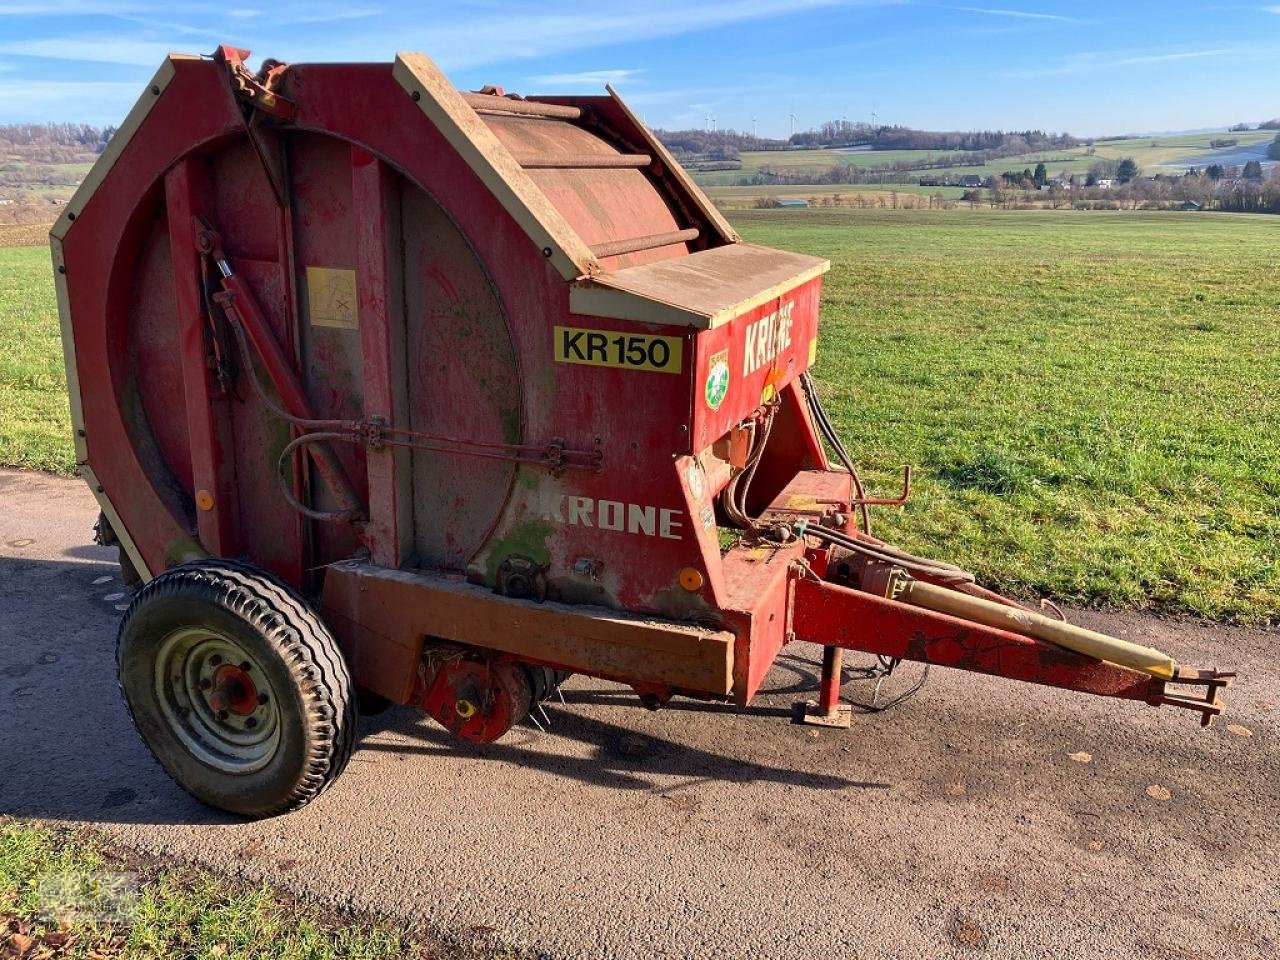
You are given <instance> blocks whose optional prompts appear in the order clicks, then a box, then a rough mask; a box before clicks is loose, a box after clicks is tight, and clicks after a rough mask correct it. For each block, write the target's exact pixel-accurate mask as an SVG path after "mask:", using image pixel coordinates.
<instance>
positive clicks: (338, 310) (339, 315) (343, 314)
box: [307, 267, 360, 330]
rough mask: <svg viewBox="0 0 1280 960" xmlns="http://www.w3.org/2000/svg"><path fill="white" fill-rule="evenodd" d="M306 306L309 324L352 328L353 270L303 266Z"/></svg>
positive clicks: (354, 319)
mask: <svg viewBox="0 0 1280 960" xmlns="http://www.w3.org/2000/svg"><path fill="white" fill-rule="evenodd" d="M307 308H308V312H309V313H310V315H311V325H312V326H313V327H338V328H339V329H342V330H356V329H358V328H359V326H360V318H359V317H358V316H357V314H356V272H355V271H354V270H337V269H333V268H330V267H307Z"/></svg>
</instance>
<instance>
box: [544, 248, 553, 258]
mask: <svg viewBox="0 0 1280 960" xmlns="http://www.w3.org/2000/svg"><path fill="white" fill-rule="evenodd" d="M542 255H543V256H544V257H550V256H551V248H550V247H543V248H542Z"/></svg>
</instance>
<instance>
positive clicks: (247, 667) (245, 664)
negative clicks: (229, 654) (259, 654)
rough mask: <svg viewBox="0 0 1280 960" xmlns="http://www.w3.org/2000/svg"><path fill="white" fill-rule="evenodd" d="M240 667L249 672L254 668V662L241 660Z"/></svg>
mask: <svg viewBox="0 0 1280 960" xmlns="http://www.w3.org/2000/svg"><path fill="white" fill-rule="evenodd" d="M240 669H241V670H243V671H244V672H245V673H248V672H249V671H250V670H252V669H253V664H252V663H250V662H249V661H248V660H241V661H240Z"/></svg>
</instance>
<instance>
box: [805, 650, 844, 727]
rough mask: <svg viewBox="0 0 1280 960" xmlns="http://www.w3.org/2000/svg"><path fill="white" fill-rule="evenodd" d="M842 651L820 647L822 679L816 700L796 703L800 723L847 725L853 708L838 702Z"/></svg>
mask: <svg viewBox="0 0 1280 960" xmlns="http://www.w3.org/2000/svg"><path fill="white" fill-rule="evenodd" d="M843 667H844V651H843V650H842V649H841V648H840V647H823V648H822V680H821V681H820V683H819V686H818V700H817V702H816V703H815V702H814V701H812V700H807V701H805V702H804V703H798V704H796V715H797V718H798V719H799V722H800V723H804V724H809V725H813V726H819V727H847V726H849V723H850V721H851V720H852V717H853V708H852V707H851V706H849V704H847V703H841V702H840V681H841V679H842V675H843Z"/></svg>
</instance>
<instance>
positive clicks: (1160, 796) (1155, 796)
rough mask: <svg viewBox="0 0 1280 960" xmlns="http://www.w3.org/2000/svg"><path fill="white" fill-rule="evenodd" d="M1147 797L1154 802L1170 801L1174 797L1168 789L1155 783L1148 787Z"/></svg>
mask: <svg viewBox="0 0 1280 960" xmlns="http://www.w3.org/2000/svg"><path fill="white" fill-rule="evenodd" d="M1147 796H1148V797H1150V798H1151V799H1152V800H1168V799H1169V798H1171V797H1172V796H1173V794H1172V793H1170V792H1169V788H1168V787H1162V786H1160V784H1158V783H1153V784H1152V785H1151V786H1149V787H1147Z"/></svg>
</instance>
